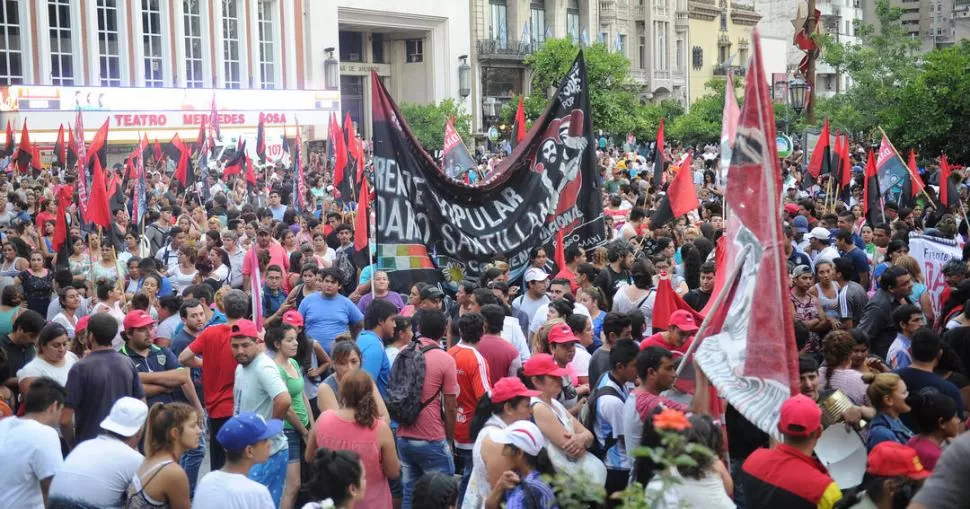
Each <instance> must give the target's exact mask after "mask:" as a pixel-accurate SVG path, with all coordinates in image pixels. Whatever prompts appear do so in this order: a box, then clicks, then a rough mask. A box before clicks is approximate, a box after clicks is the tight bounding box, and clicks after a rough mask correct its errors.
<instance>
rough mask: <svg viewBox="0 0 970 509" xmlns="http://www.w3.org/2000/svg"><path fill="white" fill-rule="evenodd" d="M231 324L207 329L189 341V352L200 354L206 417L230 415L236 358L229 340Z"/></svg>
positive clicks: (217, 417) (216, 417)
mask: <svg viewBox="0 0 970 509" xmlns="http://www.w3.org/2000/svg"><path fill="white" fill-rule="evenodd" d="M229 333H230V326H228V325H225V324H222V325H214V326H212V327H208V328H206V330H204V331H202V334H199V335H198V337H196V338H195V340H194V341H192V342H191V343H189V347H188V348H189V350H192V353H194V354H196V355H201V356H202V392H203V394H204V395H205V409H206V411H207V412H208V413H209V417H212V418H215V419H219V418H223V417H232V408H233V405H232V390H233V387H234V386H235V384H236V364H237V363H236V358H235V357H233V355H232V346H231V345H230V339H229Z"/></svg>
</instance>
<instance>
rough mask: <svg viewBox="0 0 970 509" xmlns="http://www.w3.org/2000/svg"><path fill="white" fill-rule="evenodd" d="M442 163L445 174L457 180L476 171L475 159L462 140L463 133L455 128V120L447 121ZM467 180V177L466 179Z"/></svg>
mask: <svg viewBox="0 0 970 509" xmlns="http://www.w3.org/2000/svg"><path fill="white" fill-rule="evenodd" d="M441 152H442V156H441V165H442V169H443V170H444V172H445V175H448V176H449V177H451V178H453V179H457V180H463V179H464V176H466V175H468V174H469V173H471V172H474V171H475V167H476V164H475V160H474V159H472V156H471V154H469V153H468V147H466V146H465V142H463V141H462V139H461V135H459V134H458V131H456V130H455V124H454V120H452V119H448V122H447V123H445V137H444V147H443V148H442V150H441ZM464 180H466V183H468V182H467V179H464Z"/></svg>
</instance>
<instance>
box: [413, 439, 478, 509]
mask: <svg viewBox="0 0 970 509" xmlns="http://www.w3.org/2000/svg"><path fill="white" fill-rule="evenodd" d="M397 449H398V455H399V456H400V457H401V481H402V482H403V484H404V501H403V503H402V506H401V507H402V508H403V509H411V494H412V493H413V492H414V483H415V482H417V480H418V479H419V478H420V477H421V476H422V475H424V474H426V473H428V472H441V473H443V474H448V475H453V474H454V473H455V460H454V458H453V457H452V455H451V449H449V448H448V442H447V441H446V440H435V441H433V442H432V441H428V440H417V439H413V438H398V439H397ZM469 458H471V456H470V455H469Z"/></svg>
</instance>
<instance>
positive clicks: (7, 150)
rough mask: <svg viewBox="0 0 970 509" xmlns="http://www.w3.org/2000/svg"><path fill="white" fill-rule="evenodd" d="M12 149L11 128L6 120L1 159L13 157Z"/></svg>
mask: <svg viewBox="0 0 970 509" xmlns="http://www.w3.org/2000/svg"><path fill="white" fill-rule="evenodd" d="M13 149H14V144H13V126H12V125H11V124H10V120H7V141H6V143H4V145H3V154H2V157H7V156H10V155H13Z"/></svg>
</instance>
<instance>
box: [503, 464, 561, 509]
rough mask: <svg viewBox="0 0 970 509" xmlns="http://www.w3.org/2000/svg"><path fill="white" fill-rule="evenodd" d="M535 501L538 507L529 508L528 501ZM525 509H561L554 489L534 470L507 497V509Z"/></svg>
mask: <svg viewBox="0 0 970 509" xmlns="http://www.w3.org/2000/svg"><path fill="white" fill-rule="evenodd" d="M528 499H533V500H535V501H536V502H538V505H535V506H527V505H526V500H528ZM525 507H540V508H542V509H559V504H558V503H556V496H555V495H554V494H553V493H552V487H551V486H549V485H548V484H546V483H545V481H543V480H542V479H540V478H539V471H538V470H533V471H531V472H529V474H528V475H526V476H525V478H523V479H522V482H520V483H519V484H518V485H517V486H516V487H514V488H512V489H511V490H509V492H508V493H506V495H505V508H506V509H523V508H525Z"/></svg>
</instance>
